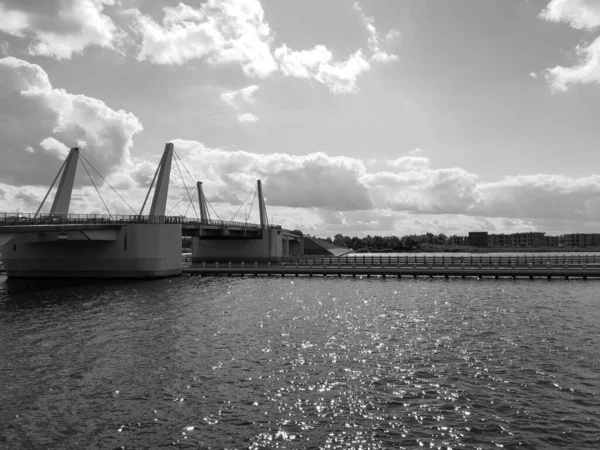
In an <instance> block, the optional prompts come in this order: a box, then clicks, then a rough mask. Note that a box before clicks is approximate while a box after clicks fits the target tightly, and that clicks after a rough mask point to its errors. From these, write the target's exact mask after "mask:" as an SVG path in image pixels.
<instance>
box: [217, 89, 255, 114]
mask: <svg viewBox="0 0 600 450" xmlns="http://www.w3.org/2000/svg"><path fill="white" fill-rule="evenodd" d="M257 90H258V86H256V85H251V86H247V87H245V88H242V89H237V90H232V91H225V92H222V93H221V100H222V101H223V102H224V103H226V104H228V105H229V106H231V107H232V108H236V109H238V108H239V107H240V105H241V103H254V101H255V98H254V93H255V92H256V91H257Z"/></svg>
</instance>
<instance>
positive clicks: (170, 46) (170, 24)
mask: <svg viewBox="0 0 600 450" xmlns="http://www.w3.org/2000/svg"><path fill="white" fill-rule="evenodd" d="M163 10H164V12H165V16H164V18H163V21H162V25H159V24H157V23H156V22H155V21H154V20H153V19H152V18H150V17H149V16H145V15H143V14H141V13H140V12H137V13H136V14H135V22H136V27H137V30H138V32H139V33H140V34H141V36H142V42H141V49H140V52H139V54H138V59H139V60H148V61H150V62H153V63H155V64H167V65H170V64H184V63H186V62H188V61H190V60H193V59H206V60H207V61H208V62H210V63H212V64H226V63H239V64H240V65H241V66H242V69H243V71H244V73H246V74H247V75H250V76H258V77H266V76H268V75H270V74H271V73H272V72H273V71H275V70H276V69H277V66H276V64H275V61H274V60H273V57H272V55H271V51H270V43H271V39H272V38H271V30H270V29H269V25H268V24H267V23H266V22H265V20H264V11H263V8H262V5H261V4H260V2H259V1H258V0H208V1H206V2H204V3H203V4H202V6H200V8H197V9H196V8H193V7H191V6H189V5H186V4H184V3H179V4H178V5H177V6H174V7H165V8H163Z"/></svg>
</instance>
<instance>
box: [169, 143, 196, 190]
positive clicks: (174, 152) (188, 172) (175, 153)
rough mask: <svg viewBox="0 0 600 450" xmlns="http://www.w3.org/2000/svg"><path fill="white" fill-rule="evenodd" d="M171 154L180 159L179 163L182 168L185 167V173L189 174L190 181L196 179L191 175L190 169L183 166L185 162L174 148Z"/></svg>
mask: <svg viewBox="0 0 600 450" xmlns="http://www.w3.org/2000/svg"><path fill="white" fill-rule="evenodd" d="M173 154H174V155H175V156H176V157H177V159H179V161H181V165H182V166H183V168H184V169H185V171H186V172H187V174H188V175H189V176H190V178H191V179H192V181H194V182H195V181H196V179H195V178H194V177H193V176H192V174H191V173H190V171H189V170H188V169H187V167H186V166H185V164H184V162H183V159H181V156H179V155H178V154H177V152H176V151H175V150H173Z"/></svg>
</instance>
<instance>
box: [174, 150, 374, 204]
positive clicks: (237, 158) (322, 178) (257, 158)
mask: <svg viewBox="0 0 600 450" xmlns="http://www.w3.org/2000/svg"><path fill="white" fill-rule="evenodd" d="M173 143H174V145H175V148H176V149H178V150H177V152H178V154H179V155H180V156H181V157H182V158H183V159H184V161H185V162H186V165H187V166H188V167H193V171H192V172H193V173H194V174H195V175H196V174H197V176H198V177H199V180H201V181H204V182H206V183H205V188H206V190H205V193H206V195H207V196H209V199H210V200H211V201H212V200H213V199H214V200H215V201H220V202H228V203H236V202H241V201H242V200H243V198H244V197H245V196H246V195H247V193H248V192H250V191H251V190H252V189H253V188H254V186H255V184H256V180H257V179H262V180H263V183H264V189H265V196H266V197H267V198H268V204H269V205H273V206H286V207H297V208H325V209H331V210H340V211H344V210H349V209H370V208H372V201H371V199H370V197H369V193H368V191H367V189H366V186H365V185H363V184H362V183H361V182H360V180H359V177H360V175H362V174H363V173H364V171H365V170H366V168H365V165H364V163H363V162H362V161H360V160H357V159H353V158H346V157H331V156H328V155H326V154H325V153H311V154H308V155H305V156H293V155H287V154H285V153H271V154H266V155H261V154H257V153H250V152H243V151H235V152H228V151H224V150H219V149H209V148H206V147H205V146H204V145H202V144H201V143H199V142H195V141H184V140H179V139H176V140H174V141H173Z"/></svg>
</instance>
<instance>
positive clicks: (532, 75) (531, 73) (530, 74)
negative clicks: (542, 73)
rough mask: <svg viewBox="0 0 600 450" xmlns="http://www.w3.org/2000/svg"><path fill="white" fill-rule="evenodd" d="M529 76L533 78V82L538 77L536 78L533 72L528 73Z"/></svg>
mask: <svg viewBox="0 0 600 450" xmlns="http://www.w3.org/2000/svg"><path fill="white" fill-rule="evenodd" d="M529 76H530V77H531V78H533V79H534V80H536V79H537V77H538V76H537V73H535V72H529Z"/></svg>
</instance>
